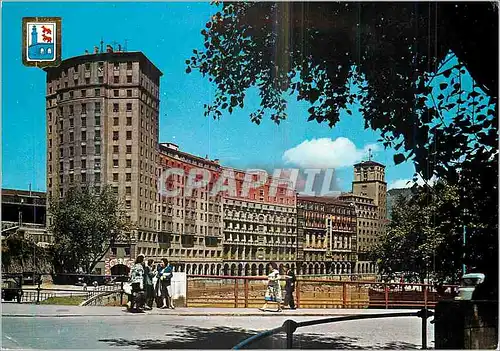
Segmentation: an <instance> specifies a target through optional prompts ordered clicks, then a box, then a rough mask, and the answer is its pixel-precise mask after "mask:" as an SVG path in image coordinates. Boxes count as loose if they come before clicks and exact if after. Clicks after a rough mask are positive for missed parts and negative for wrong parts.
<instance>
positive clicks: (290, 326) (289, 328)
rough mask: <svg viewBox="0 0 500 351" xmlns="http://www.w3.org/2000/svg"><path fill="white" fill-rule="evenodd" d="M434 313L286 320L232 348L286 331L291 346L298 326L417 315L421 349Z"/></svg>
mask: <svg viewBox="0 0 500 351" xmlns="http://www.w3.org/2000/svg"><path fill="white" fill-rule="evenodd" d="M433 315H434V312H433V311H430V310H428V309H427V308H423V309H421V310H420V311H417V312H395V313H383V314H365V315H356V316H342V317H332V318H324V319H316V320H312V321H304V322H295V321H293V320H287V321H285V323H283V325H282V326H281V327H277V328H274V329H271V330H267V331H265V332H262V333H259V334H256V335H254V336H251V337H250V338H248V339H245V340H243V341H242V342H240V343H239V344H238V345H236V346H235V347H233V349H234V350H239V349H242V348H245V347H247V346H250V345H251V344H254V343H256V342H257V341H260V340H262V339H265V338H267V337H269V336H272V335H275V334H279V333H286V348H287V349H291V348H293V333H295V331H296V330H297V328H300V327H307V326H311V325H318V324H326V323H335V322H343V321H352V320H360V319H374V318H395V317H419V318H421V320H422V349H423V350H425V349H427V319H428V318H429V317H432V316H433Z"/></svg>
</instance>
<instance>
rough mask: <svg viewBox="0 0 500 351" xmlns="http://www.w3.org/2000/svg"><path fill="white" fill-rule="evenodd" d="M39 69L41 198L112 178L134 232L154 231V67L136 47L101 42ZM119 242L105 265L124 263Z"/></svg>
mask: <svg viewBox="0 0 500 351" xmlns="http://www.w3.org/2000/svg"><path fill="white" fill-rule="evenodd" d="M45 71H46V72H47V98H46V100H47V193H48V194H47V195H48V198H49V199H50V198H60V197H62V196H63V195H64V193H65V192H66V191H67V190H68V189H69V188H70V187H76V186H88V185H91V186H93V187H95V188H96V190H98V189H99V188H100V187H101V186H102V185H111V186H112V187H113V188H114V190H115V192H116V193H117V194H118V195H119V197H120V199H122V200H123V201H124V203H125V206H126V209H127V212H128V217H129V219H130V220H131V222H132V223H134V224H135V228H134V230H133V237H136V238H138V239H139V241H140V242H142V241H147V239H148V238H150V237H151V236H155V235H157V228H158V223H157V218H156V196H157V191H156V189H157V183H156V181H157V179H156V162H157V157H158V156H157V152H158V109H159V84H160V77H161V75H162V73H161V72H160V70H159V69H158V68H156V66H155V65H154V64H153V63H151V62H150V61H149V60H148V59H147V57H146V56H144V54H143V53H141V52H121V51H119V52H113V49H112V48H111V47H110V46H108V47H107V51H106V52H98V51H97V50H95V52H94V54H91V55H88V54H86V55H82V56H77V57H72V58H69V59H67V60H64V61H62V62H61V65H59V66H58V67H49V68H45ZM48 220H49V224H50V216H49V218H48ZM145 238H146V239H145ZM118 246H120V247H117V248H112V249H111V251H110V256H108V257H107V258H106V260H107V261H108V262H107V263H106V270H108V269H109V268H111V267H110V266H112V264H109V261H110V260H111V262H115V263H116V262H119V263H121V264H122V265H129V266H130V265H131V260H130V258H127V257H125V256H130V254H131V253H130V249H131V248H130V247H128V246H127V245H126V244H125V243H124V244H123V245H118ZM139 247H140V246H139ZM132 250H133V247H132ZM115 253H116V255H115ZM133 254H134V253H133V252H132V255H133ZM116 256H121V257H118V260H115V259H116V258H117V257H116ZM102 268H103V267H101V266H98V268H97V271H98V272H99V271H100V270H102Z"/></svg>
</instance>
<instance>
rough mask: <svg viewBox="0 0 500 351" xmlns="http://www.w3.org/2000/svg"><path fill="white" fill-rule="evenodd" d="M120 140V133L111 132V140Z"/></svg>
mask: <svg viewBox="0 0 500 351" xmlns="http://www.w3.org/2000/svg"><path fill="white" fill-rule="evenodd" d="M119 138H120V133H119V132H118V131H116V130H115V131H114V132H113V140H118V139H119Z"/></svg>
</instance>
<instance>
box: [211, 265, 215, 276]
mask: <svg viewBox="0 0 500 351" xmlns="http://www.w3.org/2000/svg"><path fill="white" fill-rule="evenodd" d="M210 275H216V274H215V264H214V263H212V265H211V266H210Z"/></svg>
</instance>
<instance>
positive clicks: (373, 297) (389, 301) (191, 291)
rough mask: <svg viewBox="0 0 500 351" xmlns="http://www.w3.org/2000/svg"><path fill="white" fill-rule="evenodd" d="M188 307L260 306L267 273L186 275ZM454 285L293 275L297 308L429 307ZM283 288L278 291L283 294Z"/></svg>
mask: <svg viewBox="0 0 500 351" xmlns="http://www.w3.org/2000/svg"><path fill="white" fill-rule="evenodd" d="M186 285H187V287H186V296H187V298H186V304H187V306H188V307H236V308H238V307H239V308H243V307H260V306H262V304H263V303H264V295H265V290H266V287H267V277H255V276H236V277H235V276H217V275H188V276H187V283H186ZM456 289H457V286H455V285H443V286H440V287H436V286H434V285H431V284H416V283H383V282H373V281H334V280H330V279H317V278H302V277H297V281H296V283H295V291H294V298H295V302H296V305H297V307H301V308H414V307H433V306H435V305H436V303H437V302H438V301H440V300H444V299H450V298H453V297H454V296H455V294H456ZM284 293H285V291H284V289H282V294H283V297H284Z"/></svg>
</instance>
